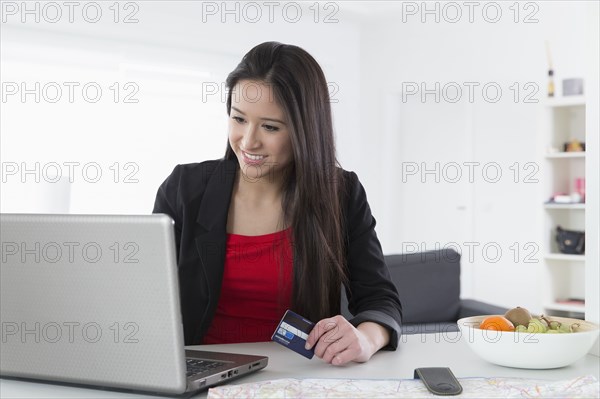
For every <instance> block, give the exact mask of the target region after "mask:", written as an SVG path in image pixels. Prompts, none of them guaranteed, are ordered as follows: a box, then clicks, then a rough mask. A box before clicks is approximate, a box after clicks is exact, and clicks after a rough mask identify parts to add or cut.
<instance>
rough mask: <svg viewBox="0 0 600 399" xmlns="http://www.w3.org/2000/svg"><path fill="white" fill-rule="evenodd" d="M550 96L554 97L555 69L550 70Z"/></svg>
mask: <svg viewBox="0 0 600 399" xmlns="http://www.w3.org/2000/svg"><path fill="white" fill-rule="evenodd" d="M548 97H554V71H553V70H552V69H549V70H548Z"/></svg>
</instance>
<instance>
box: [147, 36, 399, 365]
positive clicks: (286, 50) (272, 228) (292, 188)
mask: <svg viewBox="0 0 600 399" xmlns="http://www.w3.org/2000/svg"><path fill="white" fill-rule="evenodd" d="M226 85H227V88H228V96H227V114H228V115H229V139H228V143H227V149H226V152H225V156H224V158H223V159H219V160H213V161H206V162H202V163H196V164H187V165H178V166H177V167H176V168H175V169H174V170H173V172H172V173H171V175H170V176H169V177H168V178H167V179H166V180H165V182H164V183H163V184H162V185H161V186H160V188H159V190H158V194H157V197H156V203H155V206H154V213H165V214H168V215H170V216H171V217H172V218H173V220H174V221H175V232H176V241H177V242H176V246H177V255H178V266H179V269H178V270H179V282H180V291H181V308H182V316H183V323H184V334H185V343H186V345H192V344H201V343H205V344H208V343H228V342H253V341H268V340H270V337H271V335H272V333H273V332H274V330H275V327H276V326H277V324H278V322H279V320H280V318H281V317H282V316H283V314H284V312H285V310H286V309H288V308H289V309H292V310H293V311H295V312H296V313H298V314H300V315H302V316H304V317H306V318H308V319H310V320H312V321H315V322H318V323H317V324H316V326H315V327H314V328H313V330H312V332H311V333H310V335H309V337H308V339H307V346H308V347H314V350H315V355H317V356H318V357H321V358H322V359H323V360H325V361H326V362H328V363H331V364H334V365H342V364H346V363H348V362H350V361H355V362H365V361H367V360H368V359H369V358H370V357H371V356H372V355H373V354H374V353H375V352H377V351H378V350H379V349H381V348H384V347H386V348H388V349H395V348H396V347H397V345H398V338H399V335H400V323H401V318H402V308H401V305H400V301H399V299H398V293H397V291H396V288H395V286H394V284H393V283H392V282H391V281H390V277H389V272H388V269H387V266H386V265H385V262H384V257H383V254H382V250H381V245H380V243H379V241H378V239H377V235H376V233H375V230H374V227H375V219H374V218H373V216H372V215H371V211H370V208H369V205H368V203H367V198H366V193H365V191H364V188H363V186H362V185H361V183H360V182H359V181H358V178H357V176H356V174H355V173H353V172H347V171H344V170H343V169H341V168H340V167H338V164H337V161H336V157H335V145H334V138H333V127H332V121H331V109H330V101H329V94H328V87H327V82H326V80H325V76H324V74H323V72H322V70H321V68H320V67H319V65H318V64H317V62H316V61H315V60H314V58H312V57H311V56H310V55H309V54H308V53H307V52H306V51H304V50H303V49H301V48H299V47H296V46H292V45H285V44H281V43H277V42H266V43H262V44H260V45H258V46H256V47H254V48H253V49H252V50H250V52H248V54H246V55H245V56H244V58H243V59H242V61H241V62H240V64H239V65H238V66H237V67H236V69H235V70H234V71H233V72H231V74H230V75H229V76H228V78H227V82H226ZM342 285H344V286H345V289H346V294H347V296H348V298H349V310H350V312H352V314H353V315H355V317H354V318H352V319H351V320H349V321H348V320H346V319H345V318H344V317H342V316H341V315H340V295H341V287H342Z"/></svg>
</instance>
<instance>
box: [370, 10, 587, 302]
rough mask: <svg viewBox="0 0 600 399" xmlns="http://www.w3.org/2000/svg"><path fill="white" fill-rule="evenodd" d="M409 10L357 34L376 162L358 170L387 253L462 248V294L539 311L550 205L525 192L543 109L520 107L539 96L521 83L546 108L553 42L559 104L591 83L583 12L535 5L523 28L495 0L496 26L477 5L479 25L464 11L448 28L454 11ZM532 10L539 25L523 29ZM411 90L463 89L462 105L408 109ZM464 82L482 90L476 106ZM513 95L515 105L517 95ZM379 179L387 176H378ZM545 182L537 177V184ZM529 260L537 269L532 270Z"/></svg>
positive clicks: (375, 20)
mask: <svg viewBox="0 0 600 399" xmlns="http://www.w3.org/2000/svg"><path fill="white" fill-rule="evenodd" d="M412 4H413V7H414V6H415V4H416V7H417V10H416V14H414V15H413V12H415V9H414V8H413V9H409V8H403V7H402V6H399V7H398V10H397V11H396V12H395V13H387V15H374V16H372V17H371V19H370V20H369V21H367V22H366V23H365V24H364V26H363V28H362V32H363V35H362V36H361V54H362V57H361V98H362V101H361V110H362V132H363V133H364V134H363V135H362V138H363V140H362V141H361V148H362V149H363V150H364V151H365V152H367V154H369V155H368V156H367V158H368V159H369V160H370V162H369V165H368V166H367V165H365V166H364V167H363V168H362V170H361V171H363V172H364V173H363V174H366V175H367V176H368V178H367V184H368V192H369V193H370V198H371V202H372V207H373V208H374V209H375V210H376V211H377V214H378V215H381V216H380V217H379V219H378V220H379V226H380V227H379V228H380V231H381V235H382V241H383V246H384V248H385V250H386V251H387V252H402V251H406V250H412V248H413V247H412V246H411V245H412V243H418V244H419V245H421V244H423V245H424V248H426V249H435V247H436V244H438V245H439V246H440V247H444V246H446V247H454V248H456V247H458V248H459V249H461V250H462V253H463V263H462V264H463V278H462V284H463V285H462V294H463V296H467V297H474V298H478V299H482V300H485V301H488V302H492V303H496V304H499V305H504V306H509V307H512V306H517V305H519V306H525V307H528V308H531V309H532V310H534V311H538V312H539V311H541V308H542V304H541V298H540V292H541V287H540V286H539V284H541V279H540V276H541V275H542V274H541V273H540V267H541V260H542V256H543V254H542V253H541V251H539V252H536V249H537V248H540V249H541V242H540V233H541V230H540V227H539V226H540V223H541V221H540V219H539V217H540V216H539V210H540V209H541V207H540V204H541V203H542V202H543V200H544V198H542V197H541V196H540V190H539V183H526V182H525V177H526V176H527V174H528V173H532V172H535V171H536V167H537V166H539V159H537V156H536V153H537V151H538V149H537V145H538V144H537V141H536V134H537V132H536V130H537V129H538V120H537V118H538V115H539V112H540V107H541V105H540V104H539V103H533V104H532V103H526V102H525V101H524V96H525V95H526V94H529V93H533V91H534V90H535V87H536V86H531V87H526V86H525V84H527V83H528V82H533V84H535V85H537V87H538V88H539V92H537V93H536V94H535V95H534V96H533V99H537V100H543V98H544V97H545V93H546V82H547V79H546V73H547V69H548V66H547V58H546V53H545V45H544V42H545V40H548V41H549V43H550V46H551V50H552V53H553V60H554V68H555V83H556V86H557V95H560V94H561V87H560V82H561V79H563V78H566V77H583V76H585V74H586V68H585V65H586V64H585V51H584V37H585V32H584V29H585V27H584V21H585V3H581V2H579V3H577V2H536V3H535V4H536V5H538V6H539V9H535V8H529V9H520V11H521V12H520V14H519V22H518V23H515V22H514V17H515V14H514V11H513V10H512V9H510V8H509V7H511V5H512V4H513V3H510V2H500V3H495V4H499V5H500V6H501V11H502V17H501V18H500V19H499V21H498V22H496V23H491V22H488V21H486V19H485V18H487V19H488V20H492V19H494V18H495V14H494V12H493V8H490V9H488V14H485V16H484V14H483V13H482V12H483V9H482V7H483V6H481V5H480V6H479V7H480V8H479V9H475V12H474V14H473V22H470V21H469V15H468V9H466V8H462V12H463V16H462V19H460V20H459V21H458V22H456V23H452V22H450V21H451V20H453V19H454V18H455V16H456V15H457V14H455V13H452V12H455V10H454V11H453V10H452V9H446V13H444V8H443V7H444V3H438V2H436V3H428V5H427V6H426V7H428V9H429V10H435V8H434V7H435V5H436V4H437V5H438V7H439V14H438V15H439V22H436V20H435V16H436V15H435V13H434V14H427V13H423V8H421V5H420V4H422V3H412ZM440 4H441V5H440ZM454 4H461V3H454ZM482 4H483V3H482ZM529 4H532V3H529ZM521 5H523V3H521ZM405 7H406V6H405ZM531 13H533V15H531V17H535V18H536V19H537V20H538V22H535V23H524V22H523V18H524V17H525V16H527V15H530V14H531ZM444 16H445V17H446V18H444ZM422 18H424V21H425V22H423V20H422ZM384 21H386V22H384ZM411 82H415V83H416V84H418V85H420V84H421V83H424V84H425V85H426V86H425V87H426V88H427V89H429V90H431V89H434V88H435V83H436V82H439V83H440V87H444V85H445V84H448V83H452V82H456V83H457V84H458V86H460V87H462V88H463V97H462V98H461V100H459V101H458V102H456V103H453V102H452V100H453V99H454V98H455V94H454V93H455V92H453V91H449V92H447V95H446V96H444V93H443V92H442V93H441V97H440V100H439V103H438V102H436V99H435V97H434V95H433V94H430V95H427V96H425V100H422V99H421V97H420V96H419V95H414V96H407V97H406V101H404V100H403V99H402V97H401V94H400V93H402V92H403V90H404V91H405V92H406V89H407V87H408V88H411V86H410V83H411ZM465 82H475V83H477V84H479V86H476V89H475V91H474V96H473V100H472V101H470V100H469V98H468V86H467V85H466V83H465ZM515 82H517V84H518V86H513V84H514V83H515ZM486 83H493V84H497V85H498V86H499V87H500V88H501V89H502V93H503V95H502V96H501V97H500V99H499V101H498V102H495V103H494V102H492V97H493V95H494V92H493V91H491V92H489V93H490V95H489V97H488V99H486V98H485V97H484V94H483V93H482V90H481V88H482V87H483V86H484V85H485V84H486ZM419 87H420V86H419ZM450 87H451V86H448V88H450ZM511 87H513V89H512V90H511ZM516 87H518V88H519V91H518V92H519V94H520V98H519V100H518V101H515V99H514V97H513V96H514V94H515V92H516V91H517V90H516ZM418 94H421V92H420V91H419V93H418ZM390 96H392V97H395V98H396V99H395V101H396V103H393V105H392V106H391V107H392V108H395V111H396V112H395V113H392V114H391V116H390V115H386V112H388V113H389V111H386V110H389V109H390V105H389V101H386V98H390ZM386 103H387V104H386ZM382 132H387V133H386V134H382ZM459 132H462V133H459ZM382 150H383V156H380V154H382ZM410 162H417V163H418V165H419V167H421V162H425V167H427V168H429V169H431V168H433V167H434V166H435V163H436V162H440V171H441V172H443V167H444V165H449V164H450V163H451V162H456V163H457V164H459V165H461V166H463V167H462V168H461V171H462V173H463V178H462V180H460V181H459V183H452V182H451V180H453V179H454V177H453V176H454V175H453V174H449V175H448V176H449V178H446V179H444V176H443V174H441V176H440V181H439V182H436V181H435V180H434V176H433V175H425V176H421V175H420V174H417V175H415V176H412V175H408V174H407V173H404V175H403V172H402V167H403V165H404V167H405V168H406V167H407V165H408V163H410ZM464 162H479V163H480V165H479V166H478V167H477V169H473V170H474V171H475V174H474V178H473V181H472V183H471V182H470V181H469V179H468V172H469V169H468V167H467V165H465V164H464ZM493 162H495V163H497V164H498V165H499V166H500V170H501V172H502V178H501V179H500V181H498V182H497V183H490V182H489V181H492V180H494V177H495V174H494V173H491V172H492V171H495V169H494V168H492V169H488V172H490V173H489V175H486V176H483V175H482V172H483V166H484V165H487V164H491V163H493ZM515 163H518V166H517V165H515ZM529 163H530V164H529ZM374 164H375V165H379V166H377V167H372V165H374ZM490 166H492V165H490ZM511 167H512V169H511ZM473 168H475V166H473ZM516 168H518V170H520V174H519V176H518V178H517V181H518V182H517V183H515V182H514V179H515V177H516V176H515V169H516ZM420 170H422V168H420ZM447 171H448V172H451V171H452V170H451V169H447ZM405 172H407V170H405ZM379 173H383V174H384V175H385V176H386V178H384V179H380V178H378V174H379ZM540 176H541V172H537V173H535V174H534V175H533V177H534V178H538V179H539V178H540ZM403 177H404V179H405V183H402V178H403ZM486 177H487V179H488V180H486ZM390 180H391V181H390ZM544 195H545V194H544ZM383 215H385V216H383ZM515 243H517V244H516V245H515ZM456 244H458V245H456ZM483 248H487V250H488V251H489V252H488V251H484V250H483ZM497 248H499V249H500V250H501V251H502V252H501V254H497V252H496V249H497ZM517 248H518V249H517ZM528 255H531V258H532V260H538V261H539V262H538V263H529V262H526V259H525V257H526V256H528Z"/></svg>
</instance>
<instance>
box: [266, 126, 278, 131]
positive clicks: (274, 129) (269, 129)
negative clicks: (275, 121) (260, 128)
mask: <svg viewBox="0 0 600 399" xmlns="http://www.w3.org/2000/svg"><path fill="white" fill-rule="evenodd" d="M264 127H265V129H266V130H267V131H269V132H276V131H278V130H279V128H278V127H277V126H273V125H264Z"/></svg>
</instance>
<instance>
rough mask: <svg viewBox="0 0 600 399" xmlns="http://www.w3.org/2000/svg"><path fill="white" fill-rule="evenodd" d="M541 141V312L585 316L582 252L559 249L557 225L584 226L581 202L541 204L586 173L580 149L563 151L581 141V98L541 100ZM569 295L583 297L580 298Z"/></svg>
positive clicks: (567, 190)
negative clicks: (566, 146)
mask: <svg viewBox="0 0 600 399" xmlns="http://www.w3.org/2000/svg"><path fill="white" fill-rule="evenodd" d="M543 107H544V108H543V124H542V128H541V132H540V134H541V138H540V141H541V143H542V151H543V153H542V163H541V165H540V167H541V170H542V176H543V179H542V185H541V188H542V192H543V194H542V198H541V202H542V208H543V213H544V217H543V219H544V222H543V224H542V229H543V232H542V247H541V251H542V253H543V254H544V256H543V265H542V267H543V274H544V277H545V278H544V279H543V280H542V281H543V282H544V283H543V286H542V295H543V298H542V303H543V307H544V313H546V314H549V315H557V316H568V317H577V318H582V319H583V318H584V311H585V304H584V302H583V301H584V300H585V265H586V258H585V255H569V254H563V253H560V252H559V250H558V246H557V244H556V240H555V237H556V227H557V226H561V227H562V228H563V229H568V230H578V231H585V203H568V204H562V203H545V202H546V201H548V199H549V198H550V197H551V196H552V195H554V194H556V193H567V194H570V193H572V192H574V191H575V179H576V178H585V162H586V161H585V160H586V153H585V152H563V145H564V143H566V142H570V141H571V140H574V139H575V140H578V141H580V142H585V141H586V140H585V98H584V97H583V96H573V97H562V98H551V99H548V100H547V101H546V102H545V103H544V105H543ZM574 300H582V302H581V303H578V302H575V301H574Z"/></svg>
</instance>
